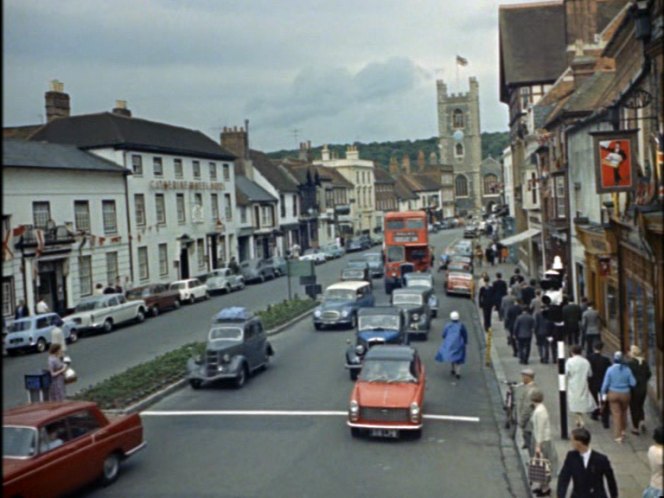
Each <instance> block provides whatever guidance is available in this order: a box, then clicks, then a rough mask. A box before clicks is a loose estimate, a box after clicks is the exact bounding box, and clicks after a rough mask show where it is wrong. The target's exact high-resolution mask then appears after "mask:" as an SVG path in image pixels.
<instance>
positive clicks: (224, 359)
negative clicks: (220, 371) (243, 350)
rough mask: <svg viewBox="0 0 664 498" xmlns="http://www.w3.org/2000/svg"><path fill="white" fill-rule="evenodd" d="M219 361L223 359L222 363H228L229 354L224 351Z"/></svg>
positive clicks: (229, 359)
mask: <svg viewBox="0 0 664 498" xmlns="http://www.w3.org/2000/svg"><path fill="white" fill-rule="evenodd" d="M221 361H223V362H224V363H230V361H231V355H229V354H228V353H226V354H225V355H224V356H222V357H221Z"/></svg>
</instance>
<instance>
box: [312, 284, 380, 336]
mask: <svg viewBox="0 0 664 498" xmlns="http://www.w3.org/2000/svg"><path fill="white" fill-rule="evenodd" d="M373 305H374V295H373V292H372V291H371V286H370V285H369V283H368V282H357V281H350V282H337V283H336V284H332V285H330V286H329V287H328V288H327V289H325V292H324V294H323V302H322V303H321V304H320V306H318V307H317V308H316V309H315V310H314V318H313V321H314V328H315V329H316V330H321V329H323V328H324V327H328V326H334V325H344V326H346V327H350V328H352V329H354V328H355V327H357V311H358V310H359V309H360V308H364V307H368V306H373Z"/></svg>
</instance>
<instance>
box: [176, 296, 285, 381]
mask: <svg viewBox="0 0 664 498" xmlns="http://www.w3.org/2000/svg"><path fill="white" fill-rule="evenodd" d="M272 355H274V350H273V349H272V345H271V344H270V342H269V341H268V340H267V335H266V334H265V330H263V324H262V323H261V321H260V319H259V318H258V317H257V316H256V315H254V314H253V313H252V312H250V311H248V310H247V309H246V308H242V307H232V308H225V309H222V310H221V311H220V312H219V313H217V314H216V315H215V316H214V317H213V320H212V325H211V327H210V332H209V333H208V339H207V345H206V347H205V353H204V354H203V355H202V356H199V357H196V358H191V359H189V361H188V362H187V378H188V379H189V384H190V385H191V387H193V388H194V389H199V388H200V387H201V386H202V385H203V384H204V383H207V382H214V381H218V380H231V381H233V382H234V384H235V386H236V387H238V388H240V387H242V386H243V385H244V383H245V382H246V380H247V378H248V377H249V375H250V374H252V373H253V372H255V371H256V370H258V369H260V368H267V365H268V363H269V361H270V356H272Z"/></svg>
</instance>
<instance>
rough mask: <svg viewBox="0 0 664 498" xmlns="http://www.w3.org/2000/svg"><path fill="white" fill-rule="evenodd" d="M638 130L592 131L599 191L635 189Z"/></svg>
mask: <svg viewBox="0 0 664 498" xmlns="http://www.w3.org/2000/svg"><path fill="white" fill-rule="evenodd" d="M637 131H638V130H619V131H601V132H595V133H591V135H592V136H593V147H594V150H595V177H596V182H597V188H596V190H597V193H598V194H601V193H605V192H626V191H631V190H633V189H634V186H635V173H636V170H635V166H636V159H635V158H636V150H635V146H636V132H637Z"/></svg>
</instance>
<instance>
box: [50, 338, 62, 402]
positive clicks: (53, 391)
mask: <svg viewBox="0 0 664 498" xmlns="http://www.w3.org/2000/svg"><path fill="white" fill-rule="evenodd" d="M65 370H67V365H66V364H65V362H64V361H63V359H62V346H60V344H57V343H54V344H51V347H50V348H49V349H48V371H49V372H50V373H51V385H50V386H49V389H48V399H49V400H50V401H64V400H65V397H66V392H65Z"/></svg>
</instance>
